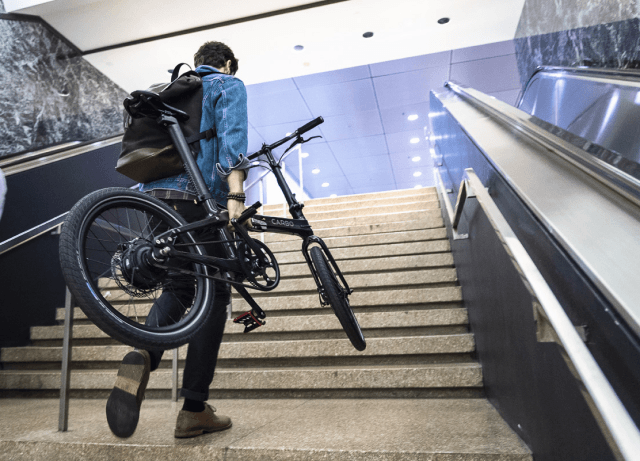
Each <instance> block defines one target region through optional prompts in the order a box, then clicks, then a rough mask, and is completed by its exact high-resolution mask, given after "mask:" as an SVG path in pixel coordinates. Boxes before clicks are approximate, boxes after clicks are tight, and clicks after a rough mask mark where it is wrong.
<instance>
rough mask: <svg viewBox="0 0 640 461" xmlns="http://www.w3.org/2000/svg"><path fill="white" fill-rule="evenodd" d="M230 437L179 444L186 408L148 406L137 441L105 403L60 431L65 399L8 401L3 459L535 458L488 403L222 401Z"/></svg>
mask: <svg viewBox="0 0 640 461" xmlns="http://www.w3.org/2000/svg"><path fill="white" fill-rule="evenodd" d="M213 404H214V405H215V406H216V407H217V408H218V413H219V414H224V415H228V416H230V417H231V418H232V421H233V427H232V428H231V429H229V430H227V431H225V432H220V433H214V434H207V435H203V436H199V437H196V438H193V439H175V438H174V437H173V430H174V425H175V420H176V416H177V413H178V411H179V410H180V404H178V403H173V402H170V401H167V400H151V399H149V400H146V401H144V403H143V405H142V411H141V416H140V423H139V425H138V429H137V430H136V432H135V433H134V434H133V436H132V437H130V438H129V439H118V438H117V437H115V436H114V435H113V434H111V432H110V431H109V428H108V426H107V422H106V418H105V413H104V405H105V401H104V400H102V399H100V400H97V399H96V400H92V399H87V400H81V399H74V400H72V401H71V404H70V416H69V431H68V432H57V425H58V405H59V402H58V401H57V400H55V399H2V400H0V460H18V459H29V460H35V459H46V460H47V461H55V460H58V459H64V460H65V461H68V460H73V459H91V460H103V459H104V460H119V459H123V460H124V459H135V460H146V459H149V460H154V461H157V460H160V459H191V460H200V459H207V460H212V459H215V460H274V459H277V460H281V459H282V460H310V459H322V460H338V459H348V460H385V461H395V460H403V461H404V460H434V461H435V460H437V461H454V460H456V461H459V460H492V461H495V460H511V459H514V460H515V459H517V460H524V459H527V460H530V459H531V455H530V453H529V450H528V449H527V448H526V446H525V445H524V444H523V443H522V442H521V440H520V439H519V438H518V436H517V435H515V434H514V433H513V432H512V431H511V430H510V429H509V428H508V427H507V426H506V424H505V423H504V421H503V420H502V418H501V417H500V416H499V415H498V413H497V412H496V411H495V409H494V408H493V407H492V406H491V404H489V403H488V402H487V401H486V400H484V399H388V400H383V399H379V400H378V399H367V400H359V399H358V400H351V399H344V400H318V399H314V400H305V399H290V400H285V399H281V400H265V399H258V400H254V401H248V400H219V401H217V402H213Z"/></svg>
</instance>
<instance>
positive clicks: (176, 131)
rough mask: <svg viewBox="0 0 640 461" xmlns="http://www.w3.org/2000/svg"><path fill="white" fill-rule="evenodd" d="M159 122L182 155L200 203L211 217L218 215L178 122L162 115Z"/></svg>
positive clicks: (214, 203)
mask: <svg viewBox="0 0 640 461" xmlns="http://www.w3.org/2000/svg"><path fill="white" fill-rule="evenodd" d="M159 122H160V123H162V124H164V126H166V127H167V130H168V131H169V135H170V136H171V140H172V141H173V145H174V146H175V148H176V150H177V151H178V153H179V154H180V158H181V159H182V163H183V164H184V168H185V170H187V174H188V175H189V178H190V179H191V182H192V183H193V185H194V186H195V188H196V194H197V196H198V201H200V202H204V205H205V207H206V208H207V211H208V212H209V215H217V214H218V213H219V212H220V210H219V209H218V206H217V205H216V202H215V200H214V199H213V195H212V194H211V192H210V191H209V188H208V187H207V184H206V183H205V182H204V178H203V177H202V173H201V172H200V169H199V168H198V164H197V163H196V160H195V158H194V157H193V155H192V154H191V149H190V148H189V144H187V141H186V139H184V134H183V133H182V130H181V129H180V125H179V124H178V121H177V120H176V118H175V117H173V116H172V115H167V114H162V115H161V116H160V118H159Z"/></svg>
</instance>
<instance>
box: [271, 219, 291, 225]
mask: <svg viewBox="0 0 640 461" xmlns="http://www.w3.org/2000/svg"><path fill="white" fill-rule="evenodd" d="M271 224H276V225H277V226H289V227H293V223H292V222H291V221H283V220H281V219H275V218H273V219H272V220H271Z"/></svg>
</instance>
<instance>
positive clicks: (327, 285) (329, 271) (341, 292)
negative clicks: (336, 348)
mask: <svg viewBox="0 0 640 461" xmlns="http://www.w3.org/2000/svg"><path fill="white" fill-rule="evenodd" d="M309 253H310V255H311V260H312V261H313V265H314V266H315V268H316V273H317V275H318V278H319V279H320V283H321V284H322V286H321V287H320V296H321V298H322V300H323V302H324V303H326V304H330V305H331V308H332V309H333V312H334V313H335V314H336V317H338V320H339V321H340V325H342V328H343V329H344V331H345V333H346V334H347V337H348V338H349V340H350V341H351V344H353V347H355V348H356V349H357V350H359V351H363V350H365V348H366V347H367V343H366V341H365V339H364V335H363V334H362V330H361V329H360V325H359V324H358V320H357V319H356V316H355V315H354V314H353V310H351V306H349V298H348V296H347V292H346V290H345V289H344V287H343V286H342V285H341V284H340V281H339V280H338V277H337V276H336V274H335V272H334V271H333V268H332V267H331V266H330V265H329V263H328V262H327V258H325V256H324V253H323V252H322V249H321V248H320V247H313V248H311V249H310V250H309Z"/></svg>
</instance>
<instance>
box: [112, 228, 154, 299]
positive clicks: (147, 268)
mask: <svg viewBox="0 0 640 461" xmlns="http://www.w3.org/2000/svg"><path fill="white" fill-rule="evenodd" d="M121 246H122V249H121V251H118V252H116V253H115V254H114V255H113V258H112V260H111V275H112V276H113V278H114V280H115V281H116V283H117V284H118V286H120V288H122V289H123V290H125V291H126V292H127V293H129V294H131V295H134V296H144V295H145V294H146V293H149V292H150V291H154V290H156V289H158V288H160V287H161V284H162V282H163V280H164V278H165V274H166V272H165V271H164V270H163V269H160V268H157V267H154V266H153V265H152V264H151V262H152V261H153V257H152V254H153V246H152V245H151V243H149V242H147V241H146V240H140V239H136V240H133V241H132V242H129V243H125V244H122V245H121Z"/></svg>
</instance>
